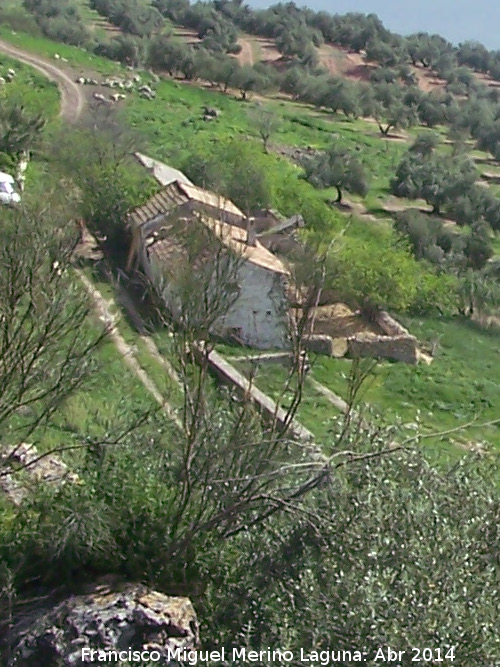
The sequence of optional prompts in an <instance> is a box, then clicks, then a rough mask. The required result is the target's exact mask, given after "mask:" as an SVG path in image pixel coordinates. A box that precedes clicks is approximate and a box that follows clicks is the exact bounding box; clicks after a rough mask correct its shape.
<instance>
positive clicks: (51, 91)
mask: <svg viewBox="0 0 500 667" xmlns="http://www.w3.org/2000/svg"><path fill="white" fill-rule="evenodd" d="M9 68H13V69H15V71H16V76H15V78H14V80H13V81H12V82H11V83H7V84H5V85H4V86H3V87H2V88H0V99H1V96H8V97H9V98H10V99H15V100H20V101H21V102H22V104H23V105H24V106H25V107H26V108H27V109H29V110H30V111H32V112H35V113H43V115H44V116H45V117H46V118H55V117H56V116H57V114H58V113H59V99H60V96H59V90H58V88H57V85H56V84H55V83H54V82H53V81H48V80H47V79H46V78H45V77H44V76H42V74H40V73H39V72H37V71H36V70H34V69H33V68H32V67H29V66H28V65H24V64H23V63H20V62H18V61H17V60H14V59H13V58H8V57H7V56H4V55H3V54H2V53H0V76H2V75H3V74H5V73H6V72H7V70H8V69H9Z"/></svg>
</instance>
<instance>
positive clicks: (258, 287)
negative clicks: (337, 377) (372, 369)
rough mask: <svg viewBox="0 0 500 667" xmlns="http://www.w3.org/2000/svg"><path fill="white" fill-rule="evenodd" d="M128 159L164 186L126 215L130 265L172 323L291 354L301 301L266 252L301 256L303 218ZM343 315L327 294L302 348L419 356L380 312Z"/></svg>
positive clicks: (409, 359) (284, 268)
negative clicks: (238, 201)
mask: <svg viewBox="0 0 500 667" xmlns="http://www.w3.org/2000/svg"><path fill="white" fill-rule="evenodd" d="M135 158H136V159H137V160H138V162H139V163H140V164H141V165H142V166H143V167H144V168H145V169H146V170H147V171H148V172H149V173H150V174H151V175H152V176H153V177H154V178H155V179H156V181H157V183H159V184H160V185H161V186H162V190H161V191H160V192H159V193H157V194H156V195H154V196H153V197H151V199H150V200H149V201H148V202H147V203H146V204H144V205H143V206H141V207H139V208H137V209H136V210H135V211H133V212H132V213H130V214H129V219H128V223H129V227H130V229H131V231H132V243H131V247H130V253H129V258H128V269H132V268H140V269H141V270H142V271H143V272H144V273H145V274H146V275H147V276H148V278H149V280H150V281H151V283H152V284H153V285H154V286H155V288H156V290H157V291H158V292H159V293H160V294H161V295H162V298H163V299H164V301H165V302H166V304H167V307H168V309H169V311H170V313H171V315H172V317H173V319H174V320H176V321H178V322H182V321H183V320H184V321H185V320H186V318H188V317H189V318H190V319H191V324H193V318H194V323H195V324H196V325H197V326H199V327H200V333H201V336H203V335H207V334H212V335H217V336H220V337H223V338H230V339H231V340H233V341H235V342H239V343H241V344H243V345H248V346H250V347H255V348H259V349H277V350H280V349H281V350H286V349H289V348H290V341H291V336H290V334H292V333H293V331H294V328H296V324H295V322H296V319H297V316H298V315H300V312H301V311H300V303H296V298H294V296H293V295H294V294H295V291H294V288H293V285H292V284H291V282H292V281H291V276H290V270H289V266H288V265H287V264H286V263H285V262H284V261H283V260H282V259H280V258H279V257H278V256H276V255H275V254H274V253H279V255H280V257H283V256H284V257H287V258H289V259H290V261H291V264H293V257H294V256H295V257H296V256H300V249H301V244H300V240H299V239H298V237H297V236H296V234H295V230H297V229H299V228H301V227H303V225H304V220H303V218H302V216H300V215H295V216H292V217H290V218H284V217H283V216H281V215H280V213H279V212H277V211H274V210H262V211H252V212H251V213H250V214H249V216H248V217H247V216H246V215H245V214H244V213H243V212H242V211H241V210H240V209H239V208H238V207H237V206H236V205H235V204H234V203H233V202H232V201H230V200H229V199H226V198H224V197H223V196H221V195H217V194H215V193H213V192H210V191H207V190H204V189H202V188H200V187H197V186H196V185H194V184H193V183H192V182H191V181H190V180H189V178H188V177H187V176H186V175H185V174H183V173H182V172H181V171H179V170H177V169H174V168H172V167H170V166H169V165H166V164H164V163H162V162H159V161H158V160H154V159H153V158H150V157H148V156H146V155H142V154H140V153H136V154H135ZM291 264H290V265H291ZM182 285H184V293H183V294H182ZM295 296H296V295H295ZM325 296H327V295H326V292H325V293H324V294H322V299H323V298H324V297H325ZM299 301H300V299H299ZM202 305H203V306H204V307H202ZM196 306H197V307H196ZM292 306H293V307H292ZM346 310H348V309H347V307H346V306H345V305H344V304H342V303H339V300H338V298H335V297H334V296H331V297H330V298H326V300H325V301H324V304H322V305H320V304H318V306H317V307H316V308H313V309H312V311H311V313H310V322H309V323H308V326H307V327H306V332H305V333H306V338H305V341H304V342H305V345H306V348H307V349H309V350H310V351H314V352H316V353H320V354H326V355H328V356H335V357H344V356H347V357H351V358H353V357H374V358H383V359H392V360H395V361H403V362H406V363H417V361H418V360H419V359H420V358H422V356H424V357H425V355H422V354H421V353H420V350H419V343H418V341H417V339H416V338H415V337H414V336H412V335H411V334H410V332H408V331H407V330H406V329H404V328H403V327H402V326H401V325H400V324H399V323H398V322H396V321H395V320H393V319H392V318H391V317H390V316H389V315H388V314H387V313H383V312H381V313H380V314H379V317H378V319H377V322H376V323H373V322H371V323H370V322H367V321H366V320H364V319H363V317H362V316H361V315H360V314H356V313H354V312H351V311H350V310H349V315H348V316H346V315H345V312H346ZM339 311H342V313H341V314H340V315H339ZM203 323H204V325H205V326H202V324H203ZM207 324H208V325H209V326H208V327H207V326H206V325H207ZM203 329H204V330H203Z"/></svg>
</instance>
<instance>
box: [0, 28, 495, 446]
mask: <svg viewBox="0 0 500 667" xmlns="http://www.w3.org/2000/svg"><path fill="white" fill-rule="evenodd" d="M3 34H4V36H8V38H9V40H10V41H12V42H13V43H15V44H17V45H19V46H22V47H23V48H30V49H32V50H33V51H38V52H40V53H43V54H44V55H49V56H52V55H53V54H54V53H59V54H60V55H62V56H63V57H65V58H67V60H68V63H67V66H69V67H71V68H72V69H73V71H76V72H78V71H82V70H85V71H91V70H95V71H97V72H100V73H101V74H109V73H119V72H120V71H122V70H121V69H120V67H119V66H118V65H116V64H113V63H110V62H109V61H107V60H105V59H102V58H98V57H96V56H92V55H90V54H88V53H87V52H86V51H83V50H81V49H78V48H75V47H69V46H62V45H60V44H55V43H52V42H50V41H49V40H46V39H45V38H41V37H40V38H36V39H34V38H32V37H30V36H26V35H22V34H17V35H11V34H9V33H8V32H7V31H4V33H3ZM155 87H156V90H157V97H156V99H155V100H154V101H150V100H144V99H140V98H139V97H137V96H131V97H130V98H129V99H128V100H127V102H126V104H125V106H124V108H123V110H122V114H123V117H124V119H126V122H127V123H129V124H130V126H131V127H133V128H134V129H136V130H137V131H138V132H139V133H140V134H141V135H143V136H144V138H145V141H146V142H147V144H148V151H149V152H150V153H151V155H153V156H156V157H158V158H160V159H165V160H167V161H170V162H172V163H173V164H175V165H177V166H183V164H184V163H185V161H186V159H188V158H189V157H190V156H192V155H193V154H194V153H196V154H198V155H200V156H201V157H203V156H209V155H210V154H211V152H212V151H213V149H214V148H213V147H219V149H220V146H224V145H226V144H227V145H231V144H234V143H238V142H239V143H241V142H243V144H247V145H248V146H249V149H250V150H251V154H252V155H253V156H255V159H256V160H258V161H259V163H260V164H262V165H264V167H265V169H266V172H267V174H268V179H269V183H270V186H271V191H272V196H273V204H274V205H276V206H277V207H278V208H281V209H282V210H283V211H284V212H286V213H293V212H295V211H296V210H297V209H294V207H295V206H297V207H298V208H300V206H301V205H302V206H306V207H307V206H309V207H310V209H311V211H312V213H310V216H309V220H308V222H309V224H312V226H316V227H317V229H320V230H322V231H321V233H322V235H323V236H324V238H325V239H328V238H332V237H334V236H335V235H336V234H338V233H339V231H340V230H342V228H343V227H344V226H345V225H346V223H349V224H348V226H347V230H346V232H345V234H346V236H347V238H351V239H352V241H353V242H354V243H360V244H366V243H368V244H373V246H374V247H378V246H381V245H384V244H386V243H388V242H390V239H391V227H392V222H391V218H390V217H389V216H388V215H387V214H386V213H385V212H384V210H383V209H384V205H385V202H386V200H387V198H388V190H389V181H390V179H391V177H392V175H393V173H394V170H395V167H396V165H397V163H398V162H399V160H400V158H401V156H402V154H403V153H404V151H405V150H406V148H407V146H408V144H409V142H410V141H411V140H412V138H414V137H415V136H416V134H417V132H418V131H419V130H418V128H414V129H412V130H411V132H410V133H409V134H408V136H407V139H406V140H391V139H386V138H381V137H380V136H379V134H378V133H377V130H376V126H375V125H374V124H373V123H372V122H370V121H368V120H363V119H352V118H346V117H345V116H342V115H336V114H331V113H327V112H325V111H321V110H317V109H315V108H313V107H311V106H309V105H305V104H303V103H299V102H293V101H291V100H290V99H287V98H286V97H283V96H281V95H278V96H276V95H275V96H271V97H267V98H264V97H257V98H255V97H254V98H253V99H251V100H250V101H249V102H242V101H241V100H238V99H237V95H236V94H232V93H231V94H222V93H221V92H217V91H214V90H212V89H210V88H208V87H207V86H206V85H199V84H194V83H191V82H181V81H172V80H169V79H166V80H162V81H160V82H159V83H158V84H156V86H155ZM52 88H53V87H51V86H49V90H52ZM204 106H210V107H215V108H217V109H219V110H220V112H221V113H220V116H219V117H218V118H217V119H215V120H213V121H210V122H206V121H204V120H203V112H202V110H203V107H204ZM252 109H269V110H272V111H273V113H274V114H276V116H277V117H279V119H280V127H279V129H278V130H277V131H276V132H275V133H274V134H273V136H272V138H271V146H272V149H273V150H271V151H270V152H269V154H267V153H265V152H264V151H263V150H262V148H261V142H260V140H259V137H258V131H257V129H256V127H255V125H254V124H253V122H252V117H251V115H249V111H251V110H252ZM441 131H444V130H441ZM332 141H334V142H335V143H336V144H338V145H341V146H345V147H348V148H350V149H353V150H356V152H357V153H358V155H359V158H360V160H361V161H362V162H363V163H364V164H365V167H366V170H367V172H368V174H369V177H370V182H371V187H370V191H369V194H368V195H367V197H366V198H365V199H364V200H362V199H361V198H359V197H355V196H353V197H352V198H351V199H352V201H354V202H356V201H357V202H358V203H362V204H363V205H364V206H365V207H366V209H368V210H369V211H371V212H372V213H376V215H377V218H376V219H364V218H363V217H361V218H358V217H357V216H356V215H354V216H353V215H350V214H348V215H347V216H346V215H345V214H343V213H340V212H339V211H338V210H335V209H332V208H331V207H329V206H328V205H326V204H325V203H324V201H325V200H326V199H328V198H329V197H332V196H333V194H334V192H333V190H332V191H329V190H326V191H318V190H315V189H314V188H312V187H311V186H310V185H309V184H307V183H305V182H304V181H302V180H300V178H299V176H300V170H299V169H298V168H297V167H296V166H295V165H294V164H293V163H292V162H291V161H289V160H288V159H287V158H285V157H282V156H279V155H277V154H276V153H275V151H274V149H275V148H280V147H299V148H306V147H312V148H316V149H322V148H325V147H326V146H328V145H329V144H330V143H331V142H332ZM443 150H444V149H443ZM446 150H447V149H446ZM474 157H475V158H476V159H478V161H481V160H483V161H486V160H487V159H488V157H487V154H486V153H484V152H481V151H475V152H474ZM479 164H481V168H483V169H485V168H486V166H485V162H479ZM488 169H494V167H491V165H488ZM299 192H300V197H298V195H297V194H296V193H299ZM293 193H295V194H293ZM291 197H292V198H291ZM297 197H298V198H297ZM403 204H404V205H406V206H412V205H419V202H414V201H411V200H406V201H404V202H403ZM409 326H410V329H411V331H412V332H413V333H415V335H417V336H418V337H419V338H420V339H421V340H422V341H423V342H426V341H430V342H431V343H432V342H434V341H438V347H437V350H438V353H437V356H436V359H435V361H434V363H433V364H432V365H431V366H419V367H418V368H414V367H408V366H403V365H400V364H387V363H386V364H381V365H380V367H379V368H378V369H377V371H376V373H375V376H374V379H373V382H372V383H371V386H370V388H369V389H368V391H367V394H366V401H367V403H368V404H369V405H371V406H373V408H374V409H375V410H376V411H377V412H380V414H381V415H382V417H383V418H384V419H385V420H387V421H388V422H391V421H393V420H397V419H400V420H402V421H404V422H409V423H415V422H416V421H417V420H420V423H421V424H422V427H423V429H424V430H425V431H426V432H430V431H434V430H442V429H447V428H452V427H454V426H457V425H458V424H461V423H465V422H468V421H471V420H474V419H476V418H477V419H479V420H481V421H487V420H488V419H491V418H492V417H493V416H494V404H495V401H496V397H497V392H498V387H497V384H496V380H495V377H496V375H497V374H498V373H497V372H498V370H499V364H498V359H497V356H498V354H497V351H496V347H497V345H496V342H497V341H498V338H499V337H498V334H497V333H496V332H495V331H489V332H488V331H484V330H481V329H479V328H478V327H477V326H476V325H474V324H471V323H470V322H467V321H462V320H459V319H453V320H446V319H435V318H432V317H421V318H418V319H412V320H410V321H409ZM129 335H130V339H131V340H132V338H133V333H132V334H129ZM146 363H147V362H146ZM349 364H350V362H348V361H335V360H330V359H323V358H321V359H318V360H317V361H316V362H315V364H314V367H313V376H314V377H316V378H317V379H318V380H320V381H321V382H322V383H323V384H325V385H326V386H327V387H330V388H331V389H332V390H334V391H336V392H337V393H339V394H340V395H341V396H342V395H344V396H345V394H346V385H345V382H346V378H347V376H348V369H349ZM280 377H281V375H280V374H278V375H273V376H272V382H271V383H270V384H268V383H267V380H266V374H265V373H264V374H263V375H262V377H261V378H260V382H262V383H263V384H262V386H263V387H265V388H266V389H269V390H272V391H273V392H275V391H278V389H277V387H276V386H275V385H274V383H275V382H276V381H277V380H278V381H279V378H280ZM269 379H271V378H269ZM273 387H274V388H273ZM318 414H320V415H323V416H324V418H323V417H320V418H319V420H318V419H317V415H318ZM300 415H301V417H302V418H303V419H304V421H305V423H306V425H309V426H310V427H311V428H313V430H316V432H317V433H318V435H319V436H321V437H324V438H327V437H328V420H329V419H331V418H332V417H331V415H332V408H331V406H330V405H329V404H328V403H327V402H326V401H325V400H324V399H323V398H322V397H320V396H318V395H316V393H315V392H314V390H312V389H311V388H309V389H308V391H307V392H306V396H305V400H304V404H303V406H302V407H301V410H300ZM455 439H456V440H457V442H459V444H461V445H462V446H467V443H468V441H469V435H467V436H465V435H464V436H462V435H459V436H456V438H455V436H451V437H450V438H449V439H446V443H448V444H449V443H451V442H453V440H455ZM481 439H484V440H488V441H489V442H491V443H492V444H493V445H494V446H495V447H496V446H498V443H499V441H498V437H497V435H496V429H492V428H488V429H481V430H477V429H473V430H472V431H471V432H470V440H474V441H475V440H481ZM446 443H445V445H444V446H445V448H447V447H448V445H447V444H446ZM441 444H442V443H441ZM441 444H440V446H441Z"/></svg>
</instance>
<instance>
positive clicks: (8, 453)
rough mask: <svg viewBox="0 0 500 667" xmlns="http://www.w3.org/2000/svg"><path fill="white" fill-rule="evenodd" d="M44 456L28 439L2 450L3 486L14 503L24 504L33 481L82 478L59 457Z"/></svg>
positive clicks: (0, 476) (0, 480) (60, 481)
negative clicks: (27, 442)
mask: <svg viewBox="0 0 500 667" xmlns="http://www.w3.org/2000/svg"><path fill="white" fill-rule="evenodd" d="M40 456H41V455H40V452H39V451H38V450H37V448H36V447H35V445H28V444H26V443H24V442H23V443H21V444H20V445H17V446H14V445H12V446H9V447H3V448H2V449H1V450H0V489H2V490H3V492H4V493H5V494H6V495H7V498H8V499H9V501H10V502H11V503H13V504H14V505H20V504H21V502H22V501H23V500H24V498H26V496H27V495H28V493H29V488H30V486H31V484H32V483H40V482H43V483H46V484H49V483H53V484H63V483H65V482H66V481H69V482H77V481H78V480H79V477H78V475H76V474H75V473H73V472H71V471H70V470H69V468H68V466H67V465H66V464H65V463H64V462H63V461H61V459H60V458H59V457H57V456H55V455H54V454H50V455H48V456H43V457H41V458H40ZM7 471H8V472H7Z"/></svg>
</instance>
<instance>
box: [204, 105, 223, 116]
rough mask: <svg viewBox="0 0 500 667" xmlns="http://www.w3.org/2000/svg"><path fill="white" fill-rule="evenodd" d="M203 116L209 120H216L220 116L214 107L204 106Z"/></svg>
mask: <svg viewBox="0 0 500 667" xmlns="http://www.w3.org/2000/svg"><path fill="white" fill-rule="evenodd" d="M203 115H204V116H209V117H210V118H218V117H219V116H220V111H219V109H215V108H214V107H207V106H205V107H203Z"/></svg>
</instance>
